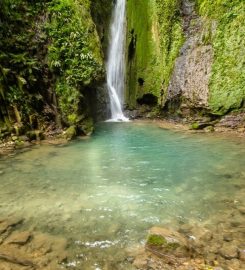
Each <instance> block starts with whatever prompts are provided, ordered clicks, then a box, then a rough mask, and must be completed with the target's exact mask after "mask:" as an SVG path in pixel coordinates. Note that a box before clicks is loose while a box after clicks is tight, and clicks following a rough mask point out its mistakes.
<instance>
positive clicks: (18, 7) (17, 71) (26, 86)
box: [0, 0, 47, 125]
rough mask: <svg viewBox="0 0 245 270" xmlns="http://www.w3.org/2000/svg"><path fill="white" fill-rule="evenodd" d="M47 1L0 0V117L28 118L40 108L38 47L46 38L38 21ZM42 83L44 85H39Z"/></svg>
mask: <svg viewBox="0 0 245 270" xmlns="http://www.w3.org/2000/svg"><path fill="white" fill-rule="evenodd" d="M45 7H46V1H35V2H30V1H19V0H3V1H1V3H0V18H1V20H0V103H1V106H0V119H1V120H0V121H2V124H3V122H4V123H5V124H8V125H10V123H11V122H15V121H16V122H18V123H19V122H21V121H22V122H29V116H30V115H31V114H33V113H34V111H35V109H37V108H38V109H40V108H41V107H42V106H41V103H42V96H41V95H40V80H39V79H40V76H41V73H44V70H43V69H44V68H43V66H42V63H43V60H42V59H43V53H45V52H44V50H41V49H40V47H43V46H44V43H45V42H46V41H47V37H46V35H45V34H44V33H43V32H42V29H41V28H42V26H41V24H39V22H40V20H41V18H42V16H43V14H44V12H45ZM42 86H43V85H42Z"/></svg>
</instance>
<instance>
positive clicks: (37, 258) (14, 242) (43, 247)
mask: <svg viewBox="0 0 245 270" xmlns="http://www.w3.org/2000/svg"><path fill="white" fill-rule="evenodd" d="M22 222H23V220H22V219H16V220H8V219H6V220H0V239H2V241H1V242H0V269H1V270H22V269H23V270H29V269H32V270H33V269H35V270H56V269H61V263H62V262H63V261H65V260H66V258H67V251H66V248H67V241H66V239H64V238H62V237H58V236H57V237H56V236H52V235H49V234H44V233H40V232H35V231H32V232H29V231H20V229H21V224H22ZM19 227H20V228H19Z"/></svg>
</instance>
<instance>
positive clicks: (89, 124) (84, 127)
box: [80, 117, 94, 136]
mask: <svg viewBox="0 0 245 270" xmlns="http://www.w3.org/2000/svg"><path fill="white" fill-rule="evenodd" d="M80 129H81V132H82V133H83V134H85V135H88V136H89V135H91V134H92V132H93V131H94V122H93V119H92V118H90V117H89V118H86V119H84V120H83V122H82V124H81V125H80Z"/></svg>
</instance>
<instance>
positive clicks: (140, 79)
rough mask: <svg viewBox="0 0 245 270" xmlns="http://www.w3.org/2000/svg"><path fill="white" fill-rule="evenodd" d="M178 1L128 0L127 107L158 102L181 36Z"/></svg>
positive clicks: (168, 76) (179, 44)
mask: <svg viewBox="0 0 245 270" xmlns="http://www.w3.org/2000/svg"><path fill="white" fill-rule="evenodd" d="M179 10H180V1H179V0H164V1H162V0H151V1H148V0H142V1H136V0H128V2H127V90H126V100H127V105H128V107H129V108H130V109H133V108H135V107H137V104H145V103H146V104H148V103H149V104H153V105H154V104H157V103H158V104H161V103H162V102H163V97H164V89H165V88H166V87H167V85H168V83H169V79H170V75H171V73H172V69H173V66H174V60H175V58H176V56H177V55H178V53H179V49H180V47H181V45H182V43H183V40H184V37H183V33H182V27H181V20H180V19H181V18H180V12H179Z"/></svg>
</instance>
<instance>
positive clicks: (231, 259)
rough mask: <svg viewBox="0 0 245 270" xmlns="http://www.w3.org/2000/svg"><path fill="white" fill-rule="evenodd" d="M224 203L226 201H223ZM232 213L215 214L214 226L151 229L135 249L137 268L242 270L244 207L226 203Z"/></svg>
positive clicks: (238, 204) (244, 230) (195, 225)
mask: <svg viewBox="0 0 245 270" xmlns="http://www.w3.org/2000/svg"><path fill="white" fill-rule="evenodd" d="M226 203H227V202H226ZM229 204H230V206H232V208H231V209H232V210H228V211H227V212H226V213H222V214H220V213H217V215H218V219H217V217H216V219H217V220H220V221H218V222H217V223H214V224H210V223H207V224H205V223H204V224H200V223H199V224H195V223H193V224H190V223H189V224H179V227H178V228H177V227H175V229H173V227H171V225H169V226H168V227H166V228H161V227H153V228H151V229H150V230H149V236H148V239H147V242H146V244H145V246H144V247H143V248H142V249H138V250H135V251H134V252H135V253H134V256H135V258H134V261H133V265H134V266H135V267H136V268H137V269H142V270H143V269H159V270H160V269H166V270H168V269H169V270H172V269H176V270H177V269H178V270H194V269H198V270H199V269H200V270H239V269H241V270H242V269H245V244H244V239H245V222H244V221H245V207H244V206H242V205H241V204H240V203H239V202H238V201H234V202H232V201H230V202H229Z"/></svg>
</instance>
